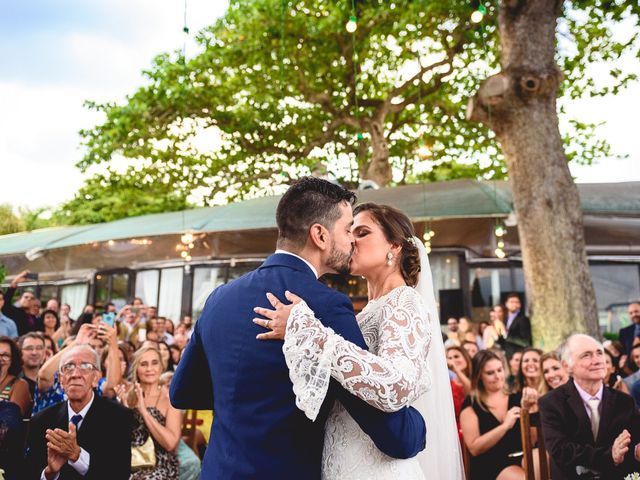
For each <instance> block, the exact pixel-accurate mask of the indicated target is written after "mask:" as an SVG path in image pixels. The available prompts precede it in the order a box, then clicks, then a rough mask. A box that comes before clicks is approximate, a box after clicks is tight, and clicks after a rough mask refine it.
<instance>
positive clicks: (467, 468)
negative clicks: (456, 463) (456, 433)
mask: <svg viewBox="0 0 640 480" xmlns="http://www.w3.org/2000/svg"><path fill="white" fill-rule="evenodd" d="M460 445H461V447H462V463H463V465H464V478H465V479H466V480H471V461H470V460H471V457H470V456H469V450H468V449H467V444H466V443H464V439H462V440H461V441H460Z"/></svg>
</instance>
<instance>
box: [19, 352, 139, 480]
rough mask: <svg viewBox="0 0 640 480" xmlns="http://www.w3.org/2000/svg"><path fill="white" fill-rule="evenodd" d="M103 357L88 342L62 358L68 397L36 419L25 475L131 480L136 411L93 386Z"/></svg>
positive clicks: (48, 478) (62, 378) (49, 479)
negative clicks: (132, 432)
mask: <svg viewBox="0 0 640 480" xmlns="http://www.w3.org/2000/svg"><path fill="white" fill-rule="evenodd" d="M99 365H100V363H99V358H98V355H97V354H96V352H95V351H94V350H93V349H92V348H91V347H89V346H88V345H77V346H73V347H69V350H68V351H67V352H65V353H64V355H63V356H62V357H61V359H60V372H59V375H60V383H61V385H62V388H63V389H64V392H65V394H66V396H67V398H68V400H67V401H66V402H61V403H58V404H56V405H53V406H51V407H49V408H47V409H45V410H43V411H42V412H40V413H38V414H37V415H36V416H34V417H33V418H32V420H31V426H30V430H29V440H28V449H27V458H26V462H25V463H26V465H25V470H26V471H25V472H24V476H21V477H20V478H32V479H34V480H35V479H37V478H39V479H40V480H45V479H46V480H68V479H100V480H102V479H105V480H106V479H122V480H125V479H128V478H129V475H130V469H131V431H132V426H133V419H132V415H131V412H130V411H129V410H128V409H126V408H124V407H122V406H120V405H118V404H117V403H115V402H112V401H111V400H108V399H106V398H103V397H98V396H96V395H95V394H94V392H93V389H94V388H95V386H96V385H97V383H98V380H99V379H100V368H99Z"/></svg>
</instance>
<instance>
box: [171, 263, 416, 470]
mask: <svg viewBox="0 0 640 480" xmlns="http://www.w3.org/2000/svg"><path fill="white" fill-rule="evenodd" d="M285 290H289V291H291V292H293V293H295V294H297V295H299V296H301V297H302V298H304V299H305V300H306V301H307V303H308V304H309V306H310V307H311V308H312V309H313V310H314V312H315V314H316V317H318V318H319V319H320V320H321V321H322V322H323V323H324V324H325V325H327V326H329V327H331V328H332V329H333V330H334V331H335V332H337V333H339V334H340V335H342V336H343V337H344V338H345V339H347V340H349V341H351V342H353V343H355V344H357V345H359V346H360V347H362V348H366V344H365V342H364V339H363V337H362V334H361V332H360V330H359V328H358V325H357V323H356V321H355V317H354V313H353V306H352V303H351V301H350V300H349V298H348V297H346V296H345V295H343V294H341V293H339V292H336V291H335V290H332V289H330V288H328V287H326V286H325V285H323V284H322V283H320V282H319V281H317V279H316V278H315V275H314V274H313V272H312V271H311V269H310V268H309V266H308V265H307V264H305V262H303V261H302V260H300V259H299V258H296V257H294V256H292V255H288V254H282V253H278V254H274V255H271V256H270V257H269V258H268V259H267V260H266V261H265V262H264V264H262V265H261V266H260V267H259V268H258V269H257V270H254V271H253V272H250V273H248V274H246V275H244V276H243V277H241V278H239V279H237V280H235V281H233V282H231V283H228V284H226V285H222V286H220V287H218V288H217V289H216V290H214V292H213V293H212V294H211V295H210V296H209V298H208V299H207V302H206V304H205V307H204V310H203V312H202V315H201V317H200V319H199V320H198V322H197V323H196V325H195V327H194V333H193V335H192V337H191V340H190V341H189V344H188V345H187V348H186V349H185V351H184V354H183V356H182V359H181V360H180V363H179V365H178V368H177V370H176V373H175V375H174V377H173V380H172V382H171V403H172V404H173V406H174V407H176V408H181V409H185V408H195V409H200V410H203V409H212V408H213V410H214V411H215V415H214V418H213V423H212V425H211V439H210V442H209V446H208V448H207V451H206V453H205V457H204V460H203V463H202V473H201V476H200V478H202V479H203V480H207V479H219V478H224V479H250V478H251V479H255V478H259V479H271V478H273V479H319V478H320V471H321V461H322V448H323V440H324V423H325V421H326V419H327V414H328V412H329V409H330V407H331V405H332V403H333V401H334V400H336V399H338V400H340V402H342V404H343V405H344V406H345V408H346V409H347V410H348V411H349V413H350V414H351V416H352V417H353V418H354V419H355V420H356V422H357V423H358V425H360V428H362V430H363V431H364V432H366V433H367V434H368V435H369V436H370V437H371V438H372V440H373V441H374V442H375V444H376V446H377V447H378V448H379V449H380V450H381V451H383V452H384V453H386V454H387V455H389V456H391V457H395V458H409V457H412V456H414V455H416V454H417V453H418V452H419V451H421V450H422V449H423V448H424V446H425V439H426V427H425V424H424V420H423V419H422V417H421V416H420V414H419V413H418V412H417V411H416V410H415V409H413V408H404V409H402V410H400V411H399V412H396V413H384V412H382V411H379V410H376V409H375V408H373V407H371V406H370V405H368V404H366V403H365V402H363V401H362V400H360V399H358V398H357V397H355V396H353V395H351V394H349V393H348V392H347V391H346V390H344V389H342V387H340V385H339V384H338V383H337V382H335V381H334V380H332V382H331V386H330V389H329V393H328V395H327V398H326V400H325V402H324V404H323V407H322V409H321V411H320V414H319V415H318V418H317V420H316V421H315V422H311V421H310V420H309V419H307V417H306V416H305V415H304V413H303V412H302V411H300V410H298V408H296V404H295V395H294V393H293V389H292V385H291V381H290V380H289V371H288V369H287V365H286V363H285V361H284V356H283V354H282V344H283V342H282V341H261V340H256V335H257V334H258V333H262V332H264V331H265V330H264V328H262V327H260V326H258V325H255V324H254V323H253V322H252V321H251V320H252V319H253V318H254V317H255V316H256V315H255V313H254V311H253V308H254V307H255V306H262V307H267V308H271V306H270V304H269V303H268V301H267V298H266V296H265V293H266V292H272V293H274V294H275V295H276V296H278V297H279V298H280V299H284V292H285Z"/></svg>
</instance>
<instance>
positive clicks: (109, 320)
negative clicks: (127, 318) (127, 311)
mask: <svg viewBox="0 0 640 480" xmlns="http://www.w3.org/2000/svg"><path fill="white" fill-rule="evenodd" d="M102 321H103V322H104V323H106V324H107V325H109V326H110V327H113V324H114V323H115V321H116V314H115V313H113V312H110V313H103V314H102Z"/></svg>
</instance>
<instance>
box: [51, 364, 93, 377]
mask: <svg viewBox="0 0 640 480" xmlns="http://www.w3.org/2000/svg"><path fill="white" fill-rule="evenodd" d="M76 368H78V369H79V370H80V373H82V374H84V375H86V374H88V373H90V372H91V371H92V370H97V368H96V367H95V365H93V364H92V363H89V362H82V363H79V364H77V365H76V364H75V363H65V364H64V365H62V366H61V367H60V371H61V372H62V373H64V374H67V375H70V374H71V373H72V372H73V371H74V370H75V369H76Z"/></svg>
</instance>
